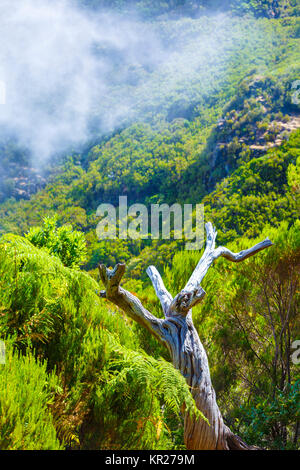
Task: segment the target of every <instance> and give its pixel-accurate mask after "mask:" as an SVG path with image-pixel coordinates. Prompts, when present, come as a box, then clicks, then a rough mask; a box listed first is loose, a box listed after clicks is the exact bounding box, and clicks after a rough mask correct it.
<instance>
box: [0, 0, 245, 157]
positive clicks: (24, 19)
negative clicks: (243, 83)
mask: <svg viewBox="0 0 300 470" xmlns="http://www.w3.org/2000/svg"><path fill="white" fill-rule="evenodd" d="M0 15H1V19H2V21H1V26H0V39H1V45H2V46H1V50H0V80H1V82H2V83H4V84H5V89H6V103H5V104H2V105H0V126H1V134H2V138H3V136H4V135H6V133H13V134H14V136H15V137H16V138H17V141H18V143H19V145H21V146H22V147H24V148H27V149H29V151H30V153H31V154H32V158H33V162H34V164H35V165H41V164H42V163H43V162H46V161H49V159H50V158H51V155H53V154H56V153H58V152H64V151H69V150H70V149H74V148H76V145H79V144H80V143H83V142H85V141H86V140H87V139H88V138H90V137H91V135H100V134H101V133H103V132H107V131H110V130H113V129H114V128H116V127H118V126H120V125H121V124H122V123H123V122H124V121H126V120H129V119H131V118H133V117H134V118H135V119H141V118H143V117H144V115H145V112H146V111H145V110H146V109H147V110H148V111H149V106H150V107H151V106H152V107H153V109H155V112H158V111H159V106H160V104H161V103H163V102H167V101H168V99H169V98H170V97H172V96H173V94H174V93H175V92H176V93H178V91H179V93H180V90H182V93H183V96H184V95H187V96H189V94H192V93H193V92H192V86H193V81H194V82H195V81H197V82H198V85H199V81H200V82H201V86H202V87H203V90H204V91H205V93H208V94H209V92H210V90H213V89H214V86H215V83H216V82H217V81H218V79H219V78H220V77H221V76H224V75H225V74H226V61H227V59H228V58H229V57H230V54H231V48H232V47H233V44H234V47H235V48H237V47H240V46H239V41H237V39H238V36H239V34H240V33H239V29H238V28H237V27H236V25H235V27H233V28H232V35H231V36H229V35H228V23H229V22H230V21H231V19H230V18H229V17H227V16H225V15H217V16H215V17H213V18H210V19H207V21H204V22H203V21H202V23H201V24H200V23H199V22H198V20H192V19H188V18H186V19H181V20H177V21H175V20H174V21H171V22H169V23H170V24H166V22H163V21H161V22H158V21H156V22H154V23H151V22H143V21H142V20H139V19H138V17H137V16H134V15H131V17H130V18H124V17H121V16H119V15H117V14H116V13H115V12H108V11H106V12H99V11H98V12H93V13H92V12H89V11H88V10H86V9H79V7H78V6H76V5H75V3H73V2H72V1H67V0H51V1H50V0H22V1H21V0H2V1H1V3H0ZM225 26H226V28H225ZM191 38H192V42H191V41H190V39H191ZM252 40H253V39H252ZM189 97H190V96H189ZM147 106H148V108H147ZM0 159H1V155H0Z"/></svg>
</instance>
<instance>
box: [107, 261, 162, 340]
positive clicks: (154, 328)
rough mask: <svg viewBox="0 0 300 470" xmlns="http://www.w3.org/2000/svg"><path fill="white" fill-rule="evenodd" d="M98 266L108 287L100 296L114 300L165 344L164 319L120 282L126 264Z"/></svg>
mask: <svg viewBox="0 0 300 470" xmlns="http://www.w3.org/2000/svg"><path fill="white" fill-rule="evenodd" d="M98 268H99V273H100V278H101V280H102V283H103V284H104V286H105V289H106V290H104V291H100V292H99V296H100V297H103V298H107V299H108V300H110V301H111V302H113V303H114V304H115V305H117V306H118V307H119V308H121V309H122V310H123V311H124V312H125V313H127V315H128V316H129V317H131V318H133V320H135V321H136V322H138V323H140V324H141V325H142V326H144V327H145V328H147V329H148V330H149V331H150V332H151V333H152V334H153V335H154V336H156V338H157V339H158V340H159V341H160V342H162V343H163V344H165V337H164V329H163V326H162V322H163V320H161V319H159V318H156V317H155V316H154V315H152V313H150V312H149V311H148V310H147V309H146V308H145V307H143V305H142V303H141V302H140V300H139V299H138V298H137V297H136V296H135V295H133V294H132V293H131V292H129V291H127V290H125V289H123V288H122V287H120V282H121V279H122V277H123V275H124V272H125V264H117V265H116V266H115V268H114V269H109V268H106V266H105V265H104V264H100V265H99V266H98ZM165 345H166V344H165Z"/></svg>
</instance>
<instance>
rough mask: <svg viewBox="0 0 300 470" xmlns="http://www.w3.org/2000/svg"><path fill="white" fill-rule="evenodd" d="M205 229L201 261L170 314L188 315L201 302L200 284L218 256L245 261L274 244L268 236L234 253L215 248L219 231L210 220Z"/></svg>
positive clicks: (177, 297) (173, 304)
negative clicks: (205, 239) (204, 245)
mask: <svg viewBox="0 0 300 470" xmlns="http://www.w3.org/2000/svg"><path fill="white" fill-rule="evenodd" d="M205 229H206V234H207V241H206V248H205V250H204V253H203V255H202V257H201V259H200V261H199V263H198V264H197V266H196V268H195V270H194V272H193V274H192V275H191V277H190V279H189V280H188V282H187V284H186V286H185V287H184V289H182V291H181V292H180V293H179V294H177V296H176V297H175V298H174V300H173V301H172V303H171V304H170V307H169V309H170V312H169V314H172V315H178V314H181V315H182V314H183V315H186V314H187V313H188V311H189V310H190V309H191V308H192V307H193V306H194V305H196V304H197V303H198V302H200V300H201V299H202V298H203V297H204V295H205V292H204V290H203V289H202V287H201V286H200V284H201V281H202V279H203V278H204V276H205V275H206V273H207V271H208V269H209V268H210V266H211V265H212V264H213V262H214V261H215V260H216V259H217V258H219V257H220V256H223V257H224V258H226V259H228V260H229V261H233V262H236V263H237V262H240V261H243V260H244V259H246V258H249V256H253V255H255V254H256V253H258V252H259V251H261V250H263V249H265V248H267V247H269V246H271V245H272V242H271V241H270V240H269V238H266V239H265V240H264V241H262V242H260V243H257V244H256V245H254V246H253V247H252V248H249V249H248V250H242V251H240V252H239V253H233V252H232V251H230V250H229V249H228V248H225V247H224V246H219V247H218V248H215V244H216V237H217V232H216V230H215V228H214V227H213V226H212V224H211V223H210V222H208V223H207V224H206V225H205Z"/></svg>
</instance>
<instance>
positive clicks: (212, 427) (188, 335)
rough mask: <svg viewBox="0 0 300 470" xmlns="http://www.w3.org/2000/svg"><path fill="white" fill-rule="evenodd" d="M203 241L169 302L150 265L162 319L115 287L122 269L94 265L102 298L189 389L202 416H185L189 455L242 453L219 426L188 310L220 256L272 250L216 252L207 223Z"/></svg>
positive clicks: (235, 439)
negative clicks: (163, 355)
mask: <svg viewBox="0 0 300 470" xmlns="http://www.w3.org/2000/svg"><path fill="white" fill-rule="evenodd" d="M205 227H206V233H207V241H206V248H205V251H204V253H203V255H202V257H201V259H200V261H199V263H198V264H197V266H196V268H195V270H194V272H193V273H192V275H191V277H190V279H189V280H188V282H187V284H186V286H185V287H184V288H183V289H182V291H181V292H179V293H178V294H177V295H176V296H175V297H174V299H173V298H172V295H171V294H170V293H169V292H168V291H167V289H166V288H165V286H164V283H163V280H162V278H161V276H160V274H159V273H158V271H157V269H156V268H155V267H154V266H150V267H149V268H148V269H147V274H148V275H149V277H150V279H151V281H152V283H153V286H154V289H155V291H156V295H157V297H158V298H159V300H160V303H161V306H162V310H163V313H164V318H163V319H161V318H156V317H155V316H154V315H152V314H151V313H150V312H149V311H148V310H147V309H145V308H144V307H143V305H142V304H141V302H140V301H139V299H138V298H137V297H136V296H134V295H133V294H131V293H130V292H128V291H126V290H125V289H123V288H122V287H120V282H121V279H122V276H123V274H124V272H125V265H124V264H118V265H117V266H116V267H115V268H114V269H113V270H111V269H107V268H106V267H105V266H104V265H100V266H99V272H100V277H101V280H102V282H103V284H104V286H105V289H106V290H105V291H101V292H100V296H102V297H106V298H107V299H108V300H110V301H111V302H113V303H114V304H115V305H117V306H118V307H120V308H121V309H122V310H123V311H124V312H126V313H127V314H128V315H129V316H130V317H131V318H133V319H134V320H135V321H137V322H138V323H140V324H141V325H143V326H144V327H146V328H147V329H148V330H149V331H150V332H151V333H152V334H153V335H154V336H155V337H156V338H157V339H158V340H159V341H160V342H161V343H162V344H164V345H165V346H166V347H167V349H168V350H169V353H170V356H171V360H172V363H173V365H174V367H175V368H176V369H178V370H179V371H180V372H181V374H182V375H183V376H184V377H185V379H186V381H187V383H188V385H189V386H190V388H191V393H192V395H193V397H194V399H195V402H196V405H197V407H198V409H199V410H200V411H202V413H203V414H204V415H205V416H206V418H207V419H208V421H209V425H208V424H207V423H206V422H205V421H204V420H203V419H197V418H195V417H191V416H189V415H188V414H186V416H185V422H184V440H185V445H186V447H187V449H191V450H217V449H218V450H238V449H239V450H246V449H252V448H253V447H251V446H248V445H247V444H246V443H244V442H243V441H242V440H241V439H240V438H239V437H238V436H236V435H234V434H233V433H232V432H231V431H230V429H229V428H228V427H227V426H226V425H225V424H224V422H223V418H222V415H221V413H220V410H219V408H218V405H217V401H216V394H215V391H214V388H213V386H212V383H211V378H210V372H209V365H208V359H207V355H206V352H205V350H204V347H203V345H202V343H201V341H200V339H199V336H198V333H197V331H196V329H195V327H194V324H193V320H192V310H191V309H192V307H193V306H194V305H196V304H197V303H199V302H200V301H201V300H202V299H203V297H204V296H205V291H204V290H203V289H202V287H201V286H200V284H201V281H202V279H203V278H204V276H205V274H206V273H207V271H208V269H209V267H210V266H211V265H212V264H213V262H214V261H215V260H216V259H217V258H218V257H220V256H223V257H225V258H227V259H228V260H230V261H233V262H240V261H243V260H244V259H246V258H248V257H249V256H252V255H254V254H255V253H257V252H259V251H260V250H263V249H264V248H267V247H269V246H270V245H272V243H271V242H270V240H269V239H268V238H267V239H265V240H264V241H263V242H261V243H258V244H257V245H255V246H253V247H252V248H250V249H248V250H244V251H241V252H239V253H232V252H231V251H230V250H228V249H227V248H225V247H218V248H215V241H216V236H217V232H216V231H215V229H214V228H213V226H212V224H211V223H208V224H206V226H205Z"/></svg>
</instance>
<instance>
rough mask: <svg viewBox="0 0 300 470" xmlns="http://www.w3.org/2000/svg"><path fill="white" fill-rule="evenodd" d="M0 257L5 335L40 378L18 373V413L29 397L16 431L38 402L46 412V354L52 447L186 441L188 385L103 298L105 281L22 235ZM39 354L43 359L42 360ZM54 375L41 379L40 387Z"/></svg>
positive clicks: (5, 243) (10, 438)
mask: <svg viewBox="0 0 300 470" xmlns="http://www.w3.org/2000/svg"><path fill="white" fill-rule="evenodd" d="M0 260H1V262H0V265H1V268H0V271H1V289H0V312H1V313H0V337H1V339H3V340H5V341H7V339H8V338H10V337H11V336H13V338H14V341H13V342H14V347H15V348H17V349H18V350H19V354H22V355H20V356H18V357H19V359H18V360H19V362H18V363H17V365H16V367H19V365H20V363H21V364H22V361H24V363H25V364H26V367H27V369H26V371H27V372H26V373H27V374H30V373H31V372H30V371H31V369H32V377H33V379H32V380H33V382H32V384H31V382H30V383H29V385H28V387H29V388H28V387H27V385H26V384H25V385H24V386H23V385H21V378H20V377H19V375H17V376H16V379H15V380H16V382H15V383H16V384H17V383H18V385H19V394H20V395H16V397H15V398H16V409H18V407H20V406H21V405H24V399H23V398H22V397H23V396H26V397H28V404H27V402H26V403H25V405H26V406H25V407H24V413H25V414H24V415H21V416H20V420H19V424H18V429H17V431H16V433H17V436H19V433H20V432H21V431H19V428H20V427H24V426H25V422H26V413H27V412H28V413H29V410H30V409H31V408H30V407H31V405H32V406H34V407H35V406H36V405H35V400H39V397H40V398H41V402H40V406H41V408H42V407H43V406H44V404H45V400H44V398H43V396H44V395H43V396H42V395H41V394H40V393H38V394H37V395H36V394H35V390H34V388H35V380H37V377H39V376H38V373H39V374H41V373H42V372H43V373H45V374H46V372H45V371H46V362H44V361H46V360H47V373H48V374H49V377H50V378H49V387H52V388H47V389H46V390H47V391H48V390H50V389H51V391H52V392H51V393H52V395H51V396H52V400H49V401H47V406H48V412H49V410H50V412H51V415H52V417H53V419H52V420H49V423H51V426H52V427H51V426H50V424H49V426H50V428H49V429H50V430H47V429H48V428H47V429H46V431H47V433H48V432H49V435H51V436H52V437H53V436H54V437H53V439H52V441H51V442H50V440H47V439H45V443H44V447H43V448H48V447H49V448H51V446H54V445H57V446H62V447H63V448H66V446H68V448H82V449H102V448H112V449H114V448H119V449H130V448H137V449H141V448H149V449H150V448H157V449H162V448H174V446H175V447H176V446H179V447H180V446H182V445H183V442H182V440H181V441H180V440H178V436H177V434H178V430H179V429H180V428H182V425H183V423H182V416H181V408H182V407H183V406H184V405H185V406H186V407H187V409H188V410H189V411H190V412H191V413H196V414H197V415H199V412H198V411H197V409H196V406H195V403H194V401H193V399H192V396H191V394H190V391H189V388H188V386H187V385H186V383H185V381H184V379H183V377H182V376H181V375H180V373H179V372H178V371H176V370H175V369H174V368H173V366H172V365H170V364H169V363H168V362H166V361H165V360H164V359H162V358H160V357H159V355H158V357H157V359H155V358H151V357H149V356H148V355H147V354H146V353H145V352H144V351H143V349H142V348H141V346H142V342H143V340H144V337H143V336H142V335H141V334H140V331H139V329H138V328H137V326H136V325H135V324H133V323H132V322H131V321H129V320H128V319H125V318H124V316H123V315H122V314H121V313H120V312H119V311H117V310H116V309H112V308H111V307H110V306H108V305H107V302H106V301H104V300H100V298H99V297H98V296H97V294H96V290H98V289H99V286H98V284H97V282H96V281H94V280H93V279H92V278H91V277H90V276H88V275H87V274H86V273H84V272H81V271H78V270H74V269H69V268H67V267H65V266H63V264H62V262H61V261H60V260H59V259H58V258H57V257H56V256H53V255H50V254H49V253H47V252H46V251H45V250H44V249H39V248H37V247H34V246H33V245H32V244H31V243H30V242H29V241H28V240H26V239H25V238H22V237H17V236H14V235H6V236H4V237H2V239H1V240H0ZM17 349H15V353H14V354H18V353H17ZM34 355H35V356H36V357H37V356H38V357H39V358H40V359H38V360H37V361H38V362H37V363H36V362H35V360H34ZM14 357H15V356H14ZM39 361H42V362H39ZM1 367H2V366H1ZM3 367H4V368H5V367H6V366H3ZM22 367H23V366H22ZM22 367H21V366H20V367H19V369H20V371H21V370H22ZM40 369H42V372H40ZM12 373H13V372H12ZM20 374H21V372H20ZM45 377H46V376H45ZM45 380H46V379H45ZM45 380H44V379H42V378H41V380H40V385H39V388H38V389H37V390H38V392H39V390H40V389H41V388H42V387H43V386H44V382H45ZM47 380H48V379H47ZM52 384H54V385H55V388H53V386H52ZM59 384H63V386H60V385H59ZM26 387H27V388H26ZM47 393H48V392H47ZM45 397H46V392H45ZM45 399H46V398H45ZM22 400H23V401H22ZM0 403H1V399H0ZM42 409H43V408H42ZM38 410H39V409H38ZM38 410H37V412H36V414H33V416H32V427H33V429H35V428H34V420H35V419H40V426H42V424H43V422H44V421H43V419H44V418H43V419H41V418H40V417H41V413H42V411H41V412H40V411H38ZM38 413H39V414H38ZM45 413H46V411H45ZM12 419H13V417H12ZM30 429H31V428H30ZM36 429H37V430H39V427H38V426H37V427H36ZM51 429H53V433H52V434H51V433H50V431H51ZM54 430H55V432H54ZM46 431H45V432H46ZM14 432H15V431H14V428H13V427H12V426H11V425H10V427H8V428H6V427H5V426H4V425H3V427H2V433H3V435H2V438H3V442H5V445H6V448H9V449H10V448H14V446H17V445H20V444H18V442H19V441H17V437H14ZM32 433H33V431H30V433H29V435H28V439H30V438H32ZM55 433H56V434H55ZM41 435H42V436H44V434H41ZM18 439H19V437H18ZM49 439H50V437H49ZM55 439H56V441H55ZM57 439H59V442H60V444H58V441H57ZM15 442H16V444H15ZM55 442H56V444H55ZM3 445H4V444H3ZM31 445H34V444H31ZM26 446H29V444H28V441H26V442H25V443H24V448H25V447H26ZM36 446H37V447H38V446H41V442H40V441H37V442H36ZM47 446H48V447H47ZM29 448H31V447H30V446H29Z"/></svg>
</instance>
